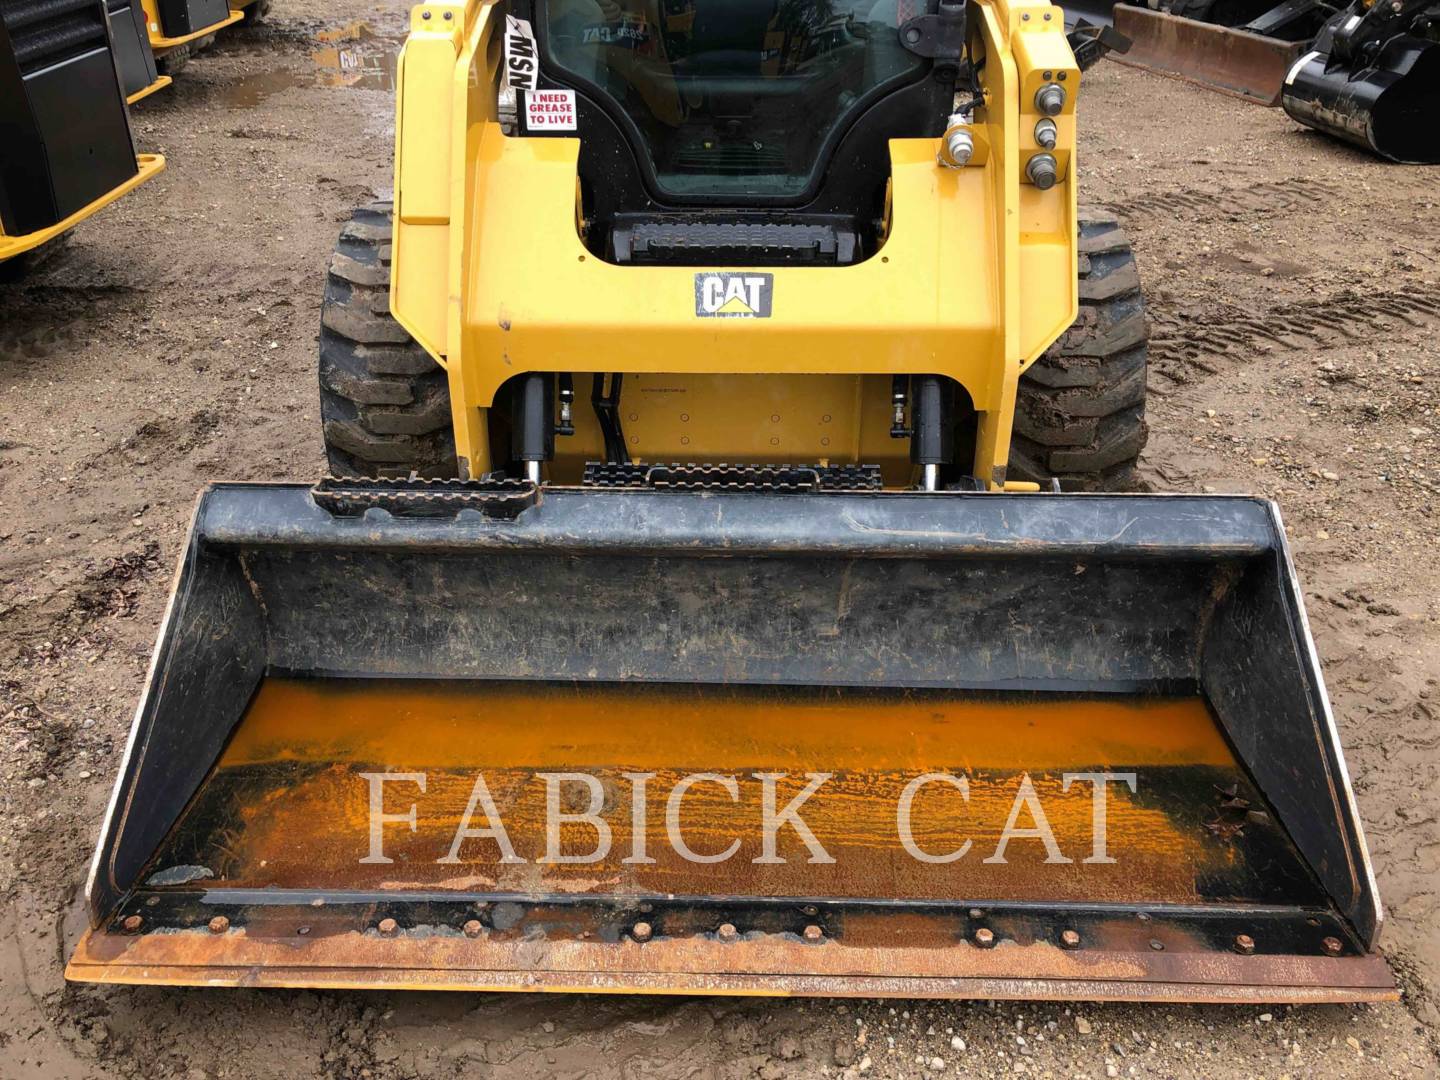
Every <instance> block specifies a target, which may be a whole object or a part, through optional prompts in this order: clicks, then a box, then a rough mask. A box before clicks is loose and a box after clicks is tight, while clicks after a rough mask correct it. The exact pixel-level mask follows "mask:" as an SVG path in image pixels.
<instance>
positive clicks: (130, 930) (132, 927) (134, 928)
mask: <svg viewBox="0 0 1440 1080" xmlns="http://www.w3.org/2000/svg"><path fill="white" fill-rule="evenodd" d="M120 925H121V927H123V928H124V930H125V932H126V933H127V934H138V933H139V932H140V927H142V926H144V925H145V920H144V919H142V918H141V917H140V916H139V915H126V916H125V921H124V922H122V923H121V924H120Z"/></svg>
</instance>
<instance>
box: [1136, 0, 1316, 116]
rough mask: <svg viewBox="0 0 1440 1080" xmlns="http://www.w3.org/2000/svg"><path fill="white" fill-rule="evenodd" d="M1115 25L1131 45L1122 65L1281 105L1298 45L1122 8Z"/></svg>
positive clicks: (1141, 8)
mask: <svg viewBox="0 0 1440 1080" xmlns="http://www.w3.org/2000/svg"><path fill="white" fill-rule="evenodd" d="M1113 18H1114V26H1115V29H1116V30H1118V31H1119V32H1120V33H1122V34H1124V35H1125V36H1126V37H1128V38H1129V39H1130V41H1131V46H1130V50H1129V51H1128V52H1127V53H1126V54H1125V55H1124V56H1123V57H1116V60H1117V61H1118V62H1119V63H1122V64H1129V65H1130V66H1131V67H1138V68H1143V69H1144V70H1146V71H1154V72H1157V73H1159V74H1161V75H1174V76H1178V77H1179V78H1182V79H1185V80H1186V81H1188V82H1193V83H1197V84H1199V85H1201V86H1205V87H1208V88H1210V89H1212V90H1219V91H1222V92H1223V93H1227V94H1233V95H1234V96H1236V97H1240V98H1244V99H1246V100H1247V101H1253V102H1256V103H1258V104H1260V105H1278V104H1279V103H1280V89H1281V87H1282V86H1283V85H1284V82H1285V76H1286V73H1287V72H1289V70H1290V68H1291V66H1292V65H1293V64H1294V63H1295V60H1296V58H1297V57H1298V56H1299V55H1300V54H1301V53H1302V52H1303V51H1304V48H1305V46H1304V45H1303V44H1301V43H1298V42H1293V41H1284V40H1281V39H1280V38H1272V37H1264V36H1262V35H1260V34H1253V33H1250V32H1249V31H1247V30H1240V29H1233V28H1231V27H1228V26H1219V25H1217V24H1215V23H1208V22H1199V21H1197V20H1195V19H1185V18H1181V17H1180V16H1178V15H1169V14H1166V13H1164V12H1160V11H1152V10H1150V9H1149V8H1143V7H1133V6H1131V5H1129V4H1116V5H1115V10H1114V15H1113Z"/></svg>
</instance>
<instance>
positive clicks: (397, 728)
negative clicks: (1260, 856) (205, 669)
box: [222, 678, 1235, 772]
mask: <svg viewBox="0 0 1440 1080" xmlns="http://www.w3.org/2000/svg"><path fill="white" fill-rule="evenodd" d="M336 759H344V760H348V761H362V762H373V763H376V764H382V763H383V764H385V765H387V766H388V767H390V768H393V769H405V768H412V767H413V768H431V769H443V768H446V767H450V768H464V769H480V768H488V767H493V766H496V765H499V766H508V765H514V764H516V763H524V764H525V765H528V766H534V767H537V768H538V767H547V768H549V767H565V768H583V767H596V766H601V765H610V766H624V767H630V768H635V769H646V768H671V769H676V770H678V771H681V772H686V771H690V772H695V771H705V770H711V771H714V770H716V769H720V770H726V769H736V768H743V767H745V766H747V765H748V764H750V763H752V762H753V763H755V764H757V765H758V764H763V765H765V766H767V767H774V768H776V769H778V770H781V771H784V770H786V769H788V770H790V771H796V770H804V769H809V768H817V767H820V765H823V767H824V768H825V769H826V770H827V771H840V770H845V769H855V768H870V767H872V766H873V765H874V764H875V762H876V761H877V760H880V761H883V762H886V763H887V764H889V765H890V766H892V767H894V768H897V769H903V770H909V771H914V772H924V771H927V770H928V769H930V768H933V767H937V766H944V767H947V768H950V769H962V770H963V769H977V770H978V769H1028V770H1030V771H1032V772H1037V771H1043V770H1046V769H1067V768H1070V769H1073V768H1078V767H1084V766H1087V765H1095V766H1106V765H1151V766H1154V765H1201V764H1203V765H1217V766H1223V767H1228V766H1233V765H1234V763H1235V762H1234V757H1233V755H1232V754H1231V753H1230V750H1229V747H1228V746H1227V745H1226V743H1225V740H1224V739H1223V738H1222V737H1221V735H1220V733H1219V731H1218V730H1217V728H1216V726H1215V722H1214V721H1213V720H1212V719H1211V717H1210V714H1209V711H1208V710H1207V709H1206V707H1205V704H1204V702H1203V701H1201V700H1200V699H1199V698H1191V697H1186V698H1139V697H1098V696H1092V697H1082V696H1078V695H1064V696H1062V695H1039V696H1033V697H1031V698H1029V699H1026V698H1020V697H1010V698H1002V697H997V696H990V695H979V694H960V693H941V692H932V691H915V692H910V693H906V692H886V693H870V692H860V691H853V690H849V691H842V690H835V689H809V688H803V689H796V688H754V687H739V686H696V685H688V684H687V685H682V686H664V685H657V684H653V683H650V684H635V685H628V686H627V685H617V684H595V683H590V684H584V683H575V684H556V683H526V682H516V683H511V682H471V681H445V682H417V681H406V680H371V679H289V678H270V679H267V680H266V681H265V683H264V684H263V685H262V687H261V688H260V691H259V693H258V695H257V696H256V699H255V701H254V703H253V704H252V706H251V708H250V712H249V714H248V715H247V716H246V718H245V720H244V723H243V725H242V727H241V729H240V730H239V731H238V732H237V733H236V736H235V738H234V739H233V740H232V741H231V744H230V746H229V748H228V749H227V750H226V753H225V758H224V761H223V762H222V764H223V765H224V766H226V767H230V766H236V765H242V764H249V763H262V762H275V761H310V762H314V761H332V760H336Z"/></svg>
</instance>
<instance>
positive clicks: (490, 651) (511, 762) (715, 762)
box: [68, 482, 1395, 1002]
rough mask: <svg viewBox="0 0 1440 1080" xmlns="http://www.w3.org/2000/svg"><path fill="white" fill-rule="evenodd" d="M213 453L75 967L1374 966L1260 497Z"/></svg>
mask: <svg viewBox="0 0 1440 1080" xmlns="http://www.w3.org/2000/svg"><path fill="white" fill-rule="evenodd" d="M421 486H423V485H421V484H420V483H419V482H411V486H410V487H409V488H405V487H403V486H402V487H399V488H396V487H388V488H382V487H375V486H371V487H366V486H364V485H356V486H355V487H353V488H345V487H344V486H340V487H335V486H331V487H328V488H325V489H323V490H321V489H316V490H313V491H312V489H309V488H305V487H300V486H283V485H281V486H270V485H256V486H246V485H220V486H217V487H213V488H211V489H209V490H207V491H206V492H205V493H204V494H203V495H202V497H201V499H200V502H199V505H198V509H197V515H196V519H195V524H194V528H193V531H192V535H191V540H190V544H189V548H188V551H187V553H186V555H185V558H184V563H183V565H182V566H181V568H180V571H179V576H178V579H177V584H176V588H175V594H174V596H173V599H172V602H171V605H170V609H169V612H168V614H167V616H166V620H165V625H164V628H163V631H162V633H161V636H160V640H159V643H158V645H157V649H156V654H155V662H154V667H153V669H152V671H151V674H150V679H149V684H148V686H147V689H146V691H145V695H144V698H143V701H142V703H141V705H140V708H139V710H138V713H137V718H136V721H135V727H134V730H133V733H132V735H131V739H130V744H129V747H128V749H127V752H126V755H125V760H124V764H123V768H122V773H121V776H120V778H119V781H118V784H117V787H116V791H115V797H114V800H113V803H112V806H111V809H110V812H109V814H108V817H107V820H106V822H105V825H104V830H103V833H102V836H101V840H100V845H99V850H98V852H97V854H96V859H95V863H94V867H93V871H92V876H91V880H90V883H89V888H88V899H89V904H90V911H91V917H92V925H91V928H90V929H89V931H88V932H87V933H86V934H85V936H84V938H83V939H82V940H81V942H80V943H79V945H78V946H77V948H76V950H75V952H74V955H73V957H72V959H71V962H70V965H69V968H68V975H69V977H70V978H72V979H77V980H86V981H96V982H118V983H168V984H196V985H245V986H312V987H409V988H449V989H487V990H599V991H650V992H677V993H764V994H770V993H791V994H824V995H892V996H902V995H903V996H935V997H986V998H997V997H1015V998H1085V999H1149V1000H1176V1001H1296V1002H1307V1001H1338V1000H1377V999H1382V998H1389V997H1393V996H1394V992H1395V991H1394V986H1393V983H1392V980H1391V977H1390V974H1389V971H1388V969H1387V966H1386V964H1385V962H1384V960H1383V958H1382V957H1381V956H1380V954H1379V953H1378V951H1377V950H1376V946H1375V940H1376V934H1377V930H1378V926H1379V921H1380V910H1379V904H1378V901H1377V898H1376V893H1375V887H1374V882H1373V878H1372V875H1371V872H1370V869H1369V865H1368V862H1367V857H1366V852H1365V845H1364V840H1363V838H1362V835H1361V831H1360V824H1359V820H1358V818H1357V816H1356V812H1355V807H1354V804H1353V801H1352V798H1351V793H1350V788H1349V784H1348V780H1347V776H1346V771H1345V765H1344V761H1343V759H1342V757H1341V752H1340V746H1339V744H1338V741H1337V738H1336V733H1335V727H1334V724H1333V722H1332V720H1331V717H1330V713H1329V709H1328V705H1327V702H1326V697H1325V691H1324V687H1323V685H1322V683H1321V680H1320V674H1319V671H1318V668H1317V664H1316V660H1315V656H1314V653H1313V651H1312V649H1311V644H1310V639H1309V634H1308V631H1307V628H1306V623H1305V617H1304V613H1303V610H1302V608H1301V603H1300V596H1299V594H1298V592H1297V588H1296V584H1295V580H1294V577H1293V575H1292V572H1291V567H1290V562H1289V558H1288V555H1287V552H1286V549H1285V545H1284V539H1283V534H1282V530H1281V526H1280V522H1279V520H1278V517H1277V515H1276V511H1275V508H1274V507H1273V506H1272V505H1271V504H1269V503H1267V502H1265V501H1263V500H1258V499H1251V498H1240V497H1215V496H1207V497H1190V496H1145V495H1140V496H1087V495H1005V494H961V493H942V494H933V493H932V494H922V493H896V492H870V493H860V492H836V493H814V492H812V493H807V494H777V493H765V494H757V493H741V492H719V491H693V490H674V491H660V490H605V491H596V490H587V489H581V488H551V487H545V488H541V489H536V488H534V487H532V486H528V485H524V484H515V483H510V484H499V485H491V486H486V485H483V484H482V485H476V484H471V485H462V484H441V485H436V486H433V487H431V488H429V489H427V490H424V491H419V492H417V491H416V490H414V488H416V487H421Z"/></svg>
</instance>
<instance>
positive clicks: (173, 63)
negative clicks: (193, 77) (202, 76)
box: [155, 45, 194, 79]
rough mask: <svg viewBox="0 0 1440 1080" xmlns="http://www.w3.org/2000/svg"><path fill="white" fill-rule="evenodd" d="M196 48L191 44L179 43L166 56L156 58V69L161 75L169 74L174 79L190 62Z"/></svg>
mask: <svg viewBox="0 0 1440 1080" xmlns="http://www.w3.org/2000/svg"><path fill="white" fill-rule="evenodd" d="M193 55H194V49H193V48H192V46H190V45H177V46H175V48H173V49H171V50H170V51H169V52H167V53H166V54H165V55H164V56H157V57H156V58H155V70H156V71H157V72H159V73H160V74H161V75H169V76H170V77H171V78H172V79H173V78H175V76H177V75H179V74H180V72H182V71H184V70H185V66H186V65H187V64H189V63H190V58H191V56H193Z"/></svg>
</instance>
